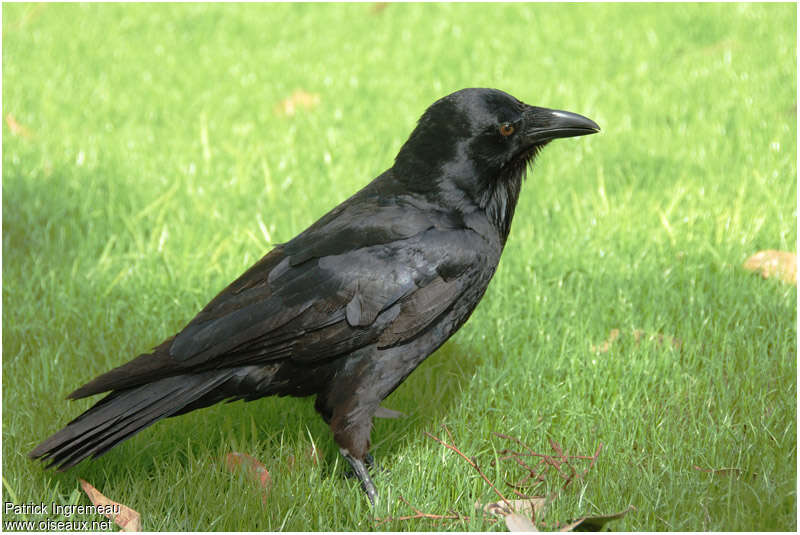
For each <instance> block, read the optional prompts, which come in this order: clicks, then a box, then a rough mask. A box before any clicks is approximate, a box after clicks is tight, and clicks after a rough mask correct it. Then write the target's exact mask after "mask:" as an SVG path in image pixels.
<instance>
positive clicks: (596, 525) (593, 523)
mask: <svg viewBox="0 0 800 535" xmlns="http://www.w3.org/2000/svg"><path fill="white" fill-rule="evenodd" d="M635 510H636V508H635V507H634V506H633V505H629V506H628V508H627V509H623V510H622V511H620V512H619V513H613V514H610V515H593V516H585V517H583V518H579V519H578V520H575V521H574V522H570V523H569V524H567V525H566V526H564V527H563V528H561V531H573V530H574V529H575V528H580V529H579V530H578V531H600V530H601V529H603V527H604V526H605V525H606V524H607V523H608V522H611V521H612V520H619V519H620V518H622V517H624V516H625V515H627V514H628V512H630V511H635Z"/></svg>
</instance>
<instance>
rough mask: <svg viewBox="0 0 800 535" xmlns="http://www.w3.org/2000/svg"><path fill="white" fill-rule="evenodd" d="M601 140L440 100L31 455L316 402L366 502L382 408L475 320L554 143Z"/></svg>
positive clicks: (475, 93)
mask: <svg viewBox="0 0 800 535" xmlns="http://www.w3.org/2000/svg"><path fill="white" fill-rule="evenodd" d="M598 131H599V127H598V126H597V124H595V123H594V122H593V121H592V120H590V119H587V118H586V117H582V116H580V115H577V114H574V113H570V112H566V111H557V110H550V109H546V108H538V107H534V106H529V105H527V104H525V103H523V102H521V101H519V100H517V99H516V98H514V97H513V96H511V95H509V94H507V93H504V92H502V91H498V90H496V89H463V90H461V91H457V92H455V93H452V94H450V95H448V96H446V97H444V98H441V99H439V100H438V101H436V102H434V103H433V105H431V106H430V107H429V108H428V109H427V110H426V111H425V113H424V114H423V115H422V117H421V118H420V120H419V122H418V124H417V126H416V128H415V129H414V131H413V132H412V133H411V136H410V137H409V138H408V141H406V143H405V144H404V145H403V147H402V148H401V149H400V152H399V153H398V154H397V157H396V158H395V161H394V165H393V166H392V167H391V168H389V169H388V170H387V171H385V172H384V173H382V174H381V175H380V176H378V177H377V178H375V179H374V180H372V182H370V183H369V184H367V185H366V186H365V187H364V188H363V189H362V190H361V191H359V192H357V193H356V194H355V195H353V196H352V197H350V198H349V199H347V200H346V201H344V202H343V203H342V204H340V205H339V206H337V207H336V208H334V209H333V210H331V211H330V212H328V213H327V214H326V215H324V216H323V217H322V218H321V219H320V220H319V221H317V222H316V223H314V224H313V225H311V226H310V227H309V228H308V229H306V230H305V231H303V232H302V233H301V234H299V235H298V236H297V237H295V238H294V239H292V240H291V241H288V242H286V243H284V244H281V245H278V246H276V247H275V248H274V249H273V250H272V251H270V252H269V253H268V254H267V255H266V256H264V258H262V259H261V260H259V261H258V262H257V263H256V264H255V265H253V266H252V267H251V268H250V269H248V270H247V271H246V272H245V273H244V274H243V275H242V276H241V277H239V278H238V279H236V280H235V281H234V282H233V283H232V284H231V285H230V286H228V287H227V288H225V289H224V290H222V292H220V294H219V295H217V296H216V297H215V298H214V299H213V300H212V301H211V302H210V303H209V304H208V305H207V306H206V307H205V308H204V309H203V310H202V311H201V312H200V313H199V314H198V315H197V316H196V317H195V318H194V319H193V320H192V321H191V322H189V324H188V325H187V326H186V327H185V328H184V329H183V330H181V331H180V332H179V333H177V334H176V335H174V336H173V337H171V338H169V339H167V340H166V341H164V342H163V343H162V344H161V345H159V346H157V347H156V348H155V349H154V350H153V351H152V352H150V353H146V354H143V355H140V356H138V357H137V358H135V359H133V360H132V361H130V362H128V363H127V364H124V365H122V366H120V367H119V368H115V369H113V370H111V371H109V372H107V373H105V374H103V375H101V376H99V377H97V378H96V379H94V380H92V381H90V382H89V383H87V384H85V385H84V386H82V387H80V388H79V389H77V390H76V391H74V392H73V393H71V394H70V395H69V397H70V398H72V399H76V398H82V397H86V396H91V395H94V394H99V393H101V392H109V391H110V393H109V394H108V395H107V396H106V397H104V398H103V399H101V400H100V401H99V402H98V403H97V404H96V405H94V406H93V407H92V408H90V409H89V410H87V411H86V412H84V413H83V414H81V415H80V416H78V417H77V418H76V419H74V420H73V421H72V422H70V423H69V424H68V425H67V426H66V427H65V428H64V429H62V430H61V431H58V432H57V433H56V434H54V435H53V436H51V437H50V438H48V439H47V440H45V441H44V442H42V443H41V444H39V445H38V446H37V447H36V448H35V449H34V450H33V451H32V452H31V453H30V456H31V457H33V458H42V459H47V460H48V461H49V463H50V464H49V466H57V467H58V468H59V469H66V468H69V467H71V466H73V465H75V464H77V463H78V462H80V461H81V460H83V459H85V458H86V457H89V456H92V457H97V456H99V455H101V454H103V453H105V452H106V451H107V450H108V449H110V448H112V447H113V446H114V445H116V444H118V443H119V442H121V441H123V440H125V439H126V438H129V437H131V436H132V435H134V434H136V433H138V432H139V431H141V430H142V429H144V428H145V427H147V426H149V425H151V424H153V423H155V422H157V421H158V420H161V419H162V418H165V417H168V416H177V415H179V414H184V413H186V412H189V411H192V410H195V409H199V408H201V407H206V406H209V405H211V404H214V403H218V402H220V401H233V400H238V399H243V400H245V401H251V400H254V399H258V398H261V397H264V396H271V395H279V396H311V395H315V396H316V404H315V407H316V410H317V411H318V412H319V414H320V415H321V416H322V418H323V419H324V420H325V422H327V423H328V424H329V425H330V427H331V431H332V432H333V437H334V440H335V441H336V443H337V444H338V446H339V448H340V451H341V454H342V455H343V456H344V458H345V459H347V461H348V462H349V463H350V465H351V466H352V468H353V471H354V472H355V474H356V476H357V477H358V478H359V480H360V481H361V484H362V486H363V488H364V490H365V491H366V493H367V496H368V497H369V500H370V502H372V503H374V501H375V499H376V498H377V491H376V489H375V486H374V484H373V483H372V480H371V479H370V476H369V473H368V471H367V466H368V464H369V462H370V460H371V457H370V456H369V453H368V452H369V446H370V430H371V428H372V418H373V417H374V416H376V412H378V415H380V411H379V404H380V402H381V401H382V400H383V399H384V398H386V396H388V395H389V394H391V393H392V391H393V390H394V389H395V388H397V386H398V385H399V384H400V383H401V382H403V380H404V379H405V378H406V377H408V375H409V374H410V373H411V372H412V371H414V369H415V368H416V367H417V366H419V364H420V363H421V362H422V361H423V360H424V359H425V358H426V357H427V356H428V355H430V354H431V353H433V352H434V351H435V350H436V349H437V348H438V347H439V346H441V345H442V344H443V343H444V342H445V340H447V339H448V338H450V336H452V335H453V333H455V332H456V331H457V330H458V329H459V327H461V326H462V325H463V324H464V322H465V321H467V318H469V316H470V314H471V313H472V311H473V310H475V306H476V305H477V304H478V302H479V301H480V300H481V297H482V296H483V294H484V292H485V291H486V287H487V286H488V284H489V281H490V280H491V278H492V276H493V275H494V272H495V270H496V269H497V263H498V262H499V260H500V254H501V253H502V252H503V247H504V246H505V243H506V239H507V238H508V232H509V230H510V228H511V219H512V218H513V216H514V208H515V207H516V205H517V198H518V197H519V192H520V187H521V184H522V180H523V178H524V175H525V173H526V169H527V166H528V164H530V163H531V161H532V160H533V158H534V157H535V156H536V154H537V153H538V152H539V151H540V150H541V149H542V147H544V146H545V145H546V144H547V143H549V142H550V141H551V140H553V139H555V138H560V137H571V136H582V135H586V134H593V133H595V132H598Z"/></svg>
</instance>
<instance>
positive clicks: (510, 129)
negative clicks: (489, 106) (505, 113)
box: [500, 123, 514, 137]
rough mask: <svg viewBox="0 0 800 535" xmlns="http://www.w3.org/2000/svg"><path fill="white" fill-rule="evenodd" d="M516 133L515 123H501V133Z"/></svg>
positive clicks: (502, 134)
mask: <svg viewBox="0 0 800 535" xmlns="http://www.w3.org/2000/svg"><path fill="white" fill-rule="evenodd" d="M513 133H514V125H513V124H511V123H503V124H501V125H500V135H501V136H503V137H508V136H510V135H511V134H513Z"/></svg>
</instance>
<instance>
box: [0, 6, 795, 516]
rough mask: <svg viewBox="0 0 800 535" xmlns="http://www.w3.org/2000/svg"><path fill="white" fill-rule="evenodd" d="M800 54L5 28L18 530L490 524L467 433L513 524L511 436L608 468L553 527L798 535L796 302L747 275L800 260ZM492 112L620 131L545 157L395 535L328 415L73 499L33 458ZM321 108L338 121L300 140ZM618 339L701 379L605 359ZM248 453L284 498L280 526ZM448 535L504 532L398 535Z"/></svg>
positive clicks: (374, 29) (402, 452)
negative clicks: (584, 521)
mask: <svg viewBox="0 0 800 535" xmlns="http://www.w3.org/2000/svg"><path fill="white" fill-rule="evenodd" d="M796 22H797V21H796V11H795V6H794V5H790V4H783V5H744V4H726V5H675V4H670V5H657V4H651V5H596V4H595V5H571V4H570V5H519V4H517V5H497V4H494V5H390V6H388V7H387V8H386V9H384V10H382V11H380V12H377V13H376V12H373V8H372V6H370V5H369V4H360V5H324V6H322V5H314V6H312V5H158V6H153V5H42V6H39V5H24V4H16V5H8V4H5V5H3V115H4V124H3V156H2V158H3V159H2V163H3V364H2V370H3V393H2V400H3V436H2V438H3V446H2V454H3V459H2V468H3V499H4V500H6V501H14V502H16V503H23V502H35V503H39V502H45V503H50V502H53V501H54V502H57V503H83V504H86V503H88V500H87V498H86V497H85V496H84V495H83V494H82V493H80V492H79V491H78V489H79V487H78V482H77V478H79V477H80V478H84V479H86V480H88V481H89V482H91V483H92V484H93V485H95V486H96V487H97V488H98V489H99V490H101V491H102V492H103V493H105V494H106V495H107V496H109V497H111V498H112V499H114V500H117V501H119V502H122V503H125V504H127V505H129V506H130V507H132V508H134V509H136V510H138V511H139V512H140V513H141V514H142V518H143V527H144V528H145V529H147V530H177V531H182V530H252V531H260V530H277V529H286V530H298V531H303V530H344V531H349V530H370V529H372V528H373V522H372V520H371V518H372V517H373V516H379V517H385V516H387V515H389V514H392V515H394V516H402V515H406V514H410V510H409V509H408V508H407V507H406V506H405V505H403V504H402V503H400V502H399V501H398V496H399V495H402V496H404V497H405V498H406V499H407V500H408V501H409V502H410V503H411V504H413V505H415V506H416V507H418V508H420V509H422V510H424V511H426V512H431V513H440V514H442V513H446V512H447V511H448V510H451V509H452V510H455V511H458V512H460V513H462V514H466V515H470V516H473V517H475V515H474V507H473V505H474V503H475V502H476V501H482V502H486V501H490V500H493V499H494V495H493V494H492V492H491V490H490V489H489V488H488V487H487V486H486V485H485V484H484V483H483V482H482V480H481V479H480V478H479V477H478V475H477V474H476V473H475V472H474V471H473V470H472V469H471V468H470V467H469V466H468V465H467V464H466V463H465V462H463V461H462V460H461V459H459V458H457V457H456V456H455V455H453V454H452V453H451V452H449V451H447V450H445V449H444V448H442V447H441V446H440V445H438V444H436V443H435V442H433V441H432V440H430V439H428V438H426V437H425V436H424V434H423V431H424V430H428V431H431V432H433V433H434V434H437V435H440V434H442V433H443V431H442V429H441V427H440V425H441V424H443V423H444V424H446V425H447V426H448V427H449V429H450V430H451V431H452V433H453V435H454V437H455V439H456V441H457V443H458V445H459V447H460V448H461V449H462V450H463V451H464V452H465V453H467V454H468V455H474V456H476V457H477V458H478V460H479V462H480V463H481V465H482V466H484V467H485V469H486V470H487V472H488V475H489V476H490V477H492V478H493V479H494V480H495V481H497V482H498V484H499V485H501V488H502V489H504V491H505V492H506V493H508V494H511V492H510V491H509V489H508V488H507V487H505V486H503V485H502V483H501V482H502V480H503V479H504V478H510V477H511V475H510V474H506V473H504V470H505V469H503V468H501V469H495V468H492V467H491V466H490V461H491V460H492V459H494V458H495V456H496V454H497V451H499V450H500V449H502V448H503V447H505V446H506V444H505V443H504V442H503V441H502V440H500V439H498V438H496V437H493V436H492V431H498V432H503V433H507V434H509V435H513V436H516V437H519V438H521V439H522V440H524V441H526V442H527V443H528V444H530V445H531V446H532V447H534V448H535V449H537V450H539V451H549V439H551V438H552V439H555V440H557V441H559V442H560V443H561V444H562V445H563V446H564V447H565V448H566V449H567V450H568V451H569V452H571V453H575V454H590V453H591V452H593V451H594V450H595V448H596V447H597V445H598V444H599V443H601V442H602V444H603V450H602V453H601V455H600V457H599V459H598V461H597V463H596V465H595V466H594V467H593V468H592V470H591V471H590V472H589V474H588V475H587V476H586V478H585V479H584V480H583V481H582V482H577V483H574V484H573V485H571V486H570V487H568V489H567V490H566V491H565V492H563V493H562V494H561V495H560V496H559V498H558V499H557V500H556V501H555V502H553V504H552V505H551V506H550V507H549V508H548V509H547V511H546V512H545V513H544V516H543V517H542V520H544V521H546V522H555V521H564V520H567V519H570V518H575V517H577V516H580V515H581V514H597V513H611V512H615V511H619V510H621V509H624V508H625V507H627V506H628V505H634V506H635V507H636V511H635V512H631V513H630V514H628V516H626V517H625V518H624V519H622V520H619V521H617V522H615V523H614V524H612V527H613V528H614V529H626V530H745V531H748V530H788V531H794V530H795V529H796V527H797V524H796V508H797V496H796V478H797V472H796V466H797V461H796V459H797V457H796V446H797V426H796V395H797V388H796V377H797V375H796V373H797V368H796V362H797V329H796V324H797V308H796V300H797V291H796V288H795V287H794V286H790V285H785V284H782V283H780V282H777V281H774V280H766V281H765V280H763V279H761V278H760V277H757V276H755V275H751V274H749V273H748V272H746V271H744V270H743V269H742V267H741V265H742V263H743V261H744V260H745V259H746V258H747V257H748V256H749V255H750V254H752V253H754V252H756V251H758V250H761V249H781V250H790V251H795V250H796V245H795V244H796V239H797V233H796V223H797V211H796V204H795V199H796V192H797V168H796V151H795V148H796V144H797V132H796V113H797V112H796V101H795V95H796V91H797V79H796V69H797V66H796V46H795V39H796ZM469 86H490V87H498V88H501V89H504V90H506V91H509V92H510V93H512V94H514V95H515V96H517V97H519V98H520V99H522V100H525V101H527V102H529V103H532V104H538V105H544V106H549V107H555V108H562V109H569V110H571V111H575V112H578V113H583V114H586V115H588V116H589V117H591V118H593V119H594V120H596V121H597V122H598V123H599V124H600V125H601V127H602V128H603V132H602V133H601V134H600V135H596V136H590V137H587V138H580V139H569V140H562V141H557V142H555V143H553V144H552V145H551V146H549V147H548V148H547V149H546V150H545V151H544V153H543V154H542V155H541V157H540V158H539V159H538V161H537V162H536V165H535V170H534V172H533V173H532V175H530V176H529V178H528V180H527V182H526V184H525V185H524V188H523V194H522V198H521V200H520V204H519V207H518V208H517V215H516V220H515V222H514V226H513V229H512V233H511V238H510V240H509V243H508V245H507V248H506V251H505V254H504V257H503V260H502V262H501V264H500V268H499V270H498V272H497V275H496V277H495V280H494V282H493V283H492V284H491V286H490V288H489V291H488V292H487V294H486V297H485V298H484V300H483V302H482V303H481V305H480V306H479V307H478V310H477V311H476V313H475V314H474V315H473V317H472V319H471V320H470V321H469V322H468V323H467V325H466V326H465V327H464V328H463V329H462V330H461V331H460V332H459V333H458V334H457V335H456V336H454V337H453V339H452V340H451V341H450V342H448V343H447V344H446V345H445V346H444V347H443V348H442V349H441V350H440V351H439V352H437V353H436V354H434V355H433V356H431V357H430V358H429V359H428V360H427V361H426V362H425V363H424V364H423V365H422V366H421V367H420V368H419V369H418V370H417V371H416V372H415V373H414V374H412V375H411V376H410V378H409V379H408V380H407V381H406V382H405V383H404V384H403V385H402V386H401V387H400V388H399V389H398V390H397V391H396V392H395V393H394V394H393V395H392V396H391V397H390V398H389V399H388V400H387V403H386V405H387V406H389V407H391V408H393V409H397V410H401V411H404V412H406V413H407V414H409V418H407V419H403V420H396V421H386V420H379V421H378V422H377V423H376V427H375V430H374V432H373V442H374V448H373V451H374V453H375V455H376V457H377V458H378V460H379V462H380V463H381V464H382V465H383V466H385V467H386V468H389V469H390V470H391V472H390V473H389V474H385V475H378V476H377V477H376V483H377V485H378V487H379V489H380V491H381V493H382V497H383V500H382V503H381V505H380V506H379V507H378V508H377V510H376V511H374V512H371V511H370V510H369V508H368V507H367V502H366V500H365V498H364V496H363V495H362V493H361V492H360V491H359V489H358V488H357V484H356V483H354V482H353V481H351V480H345V479H343V478H342V477H341V475H342V472H343V467H342V461H341V460H340V459H339V458H338V453H337V450H336V447H335V446H334V443H333V441H332V439H331V437H330V433H329V431H328V429H327V428H326V426H325V424H324V423H323V422H322V421H321V419H319V418H318V417H317V416H316V415H315V413H314V410H313V402H312V400H310V399H302V400H297V399H266V400H261V401H258V402H255V403H249V404H244V403H236V404H233V405H225V406H217V407H212V408H209V409H206V410H203V411H199V412H196V413H192V414H189V415H187V416H183V417H181V418H177V419H174V420H168V421H164V422H161V423H159V424H158V425H156V426H154V427H152V428H150V429H148V430H146V431H145V432H143V433H141V434H140V435H138V436H136V437H135V438H134V439H132V440H130V441H128V442H127V443H125V444H123V445H121V446H120V447H118V448H116V449H115V450H113V451H112V452H110V453H109V454H107V455H106V456H105V457H102V458H101V459H98V460H96V461H93V462H88V463H84V464H83V465H81V466H80V467H78V468H77V469H74V470H72V471H70V472H68V473H66V474H59V473H52V472H49V471H44V470H43V469H42V467H41V466H40V465H39V464H36V463H33V462H31V461H30V460H28V459H27V457H26V453H27V452H28V451H30V449H31V448H32V447H33V446H34V445H35V444H36V443H38V442H39V441H40V440H41V439H43V438H45V436H47V435H48V434H50V433H51V432H53V431H55V430H57V429H58V428H59V427H61V426H62V425H63V424H64V423H66V422H67V421H68V420H69V419H71V418H73V417H74V416H76V415H77V414H79V413H80V411H82V410H83V409H85V408H87V407H88V406H89V405H90V403H91V401H90V400H83V401H80V402H75V403H67V402H66V401H64V400H63V398H64V396H65V395H66V394H67V393H68V392H70V391H71V390H72V389H74V388H75V387H77V386H79V385H80V384H82V383H84V382H86V381H87V380H89V379H90V378H92V377H93V376H95V375H96V374H99V373H101V372H103V371H105V370H108V369H109V368H111V367H113V366H117V365H120V364H122V363H124V362H126V361H127V360H128V359H130V358H131V357H132V356H134V355H136V354H138V353H140V352H142V351H144V350H147V349H148V348H150V347H152V346H153V345H155V344H156V343H158V342H160V341H161V340H162V339H163V338H165V337H166V336H169V335H170V334H172V333H173V332H175V330H176V329H179V328H180V327H181V326H182V325H183V324H184V323H185V322H186V321H188V320H189V319H190V318H191V317H192V316H193V315H194V314H195V313H196V312H197V311H198V310H199V308H200V307H202V306H203V305H204V304H205V303H206V302H207V300H208V299H210V298H211V297H212V296H213V295H214V294H215V293H216V292H217V291H218V290H219V289H221V288H222V287H223V286H224V285H225V284H227V283H228V282H229V281H230V280H232V279H233V278H234V277H235V276H237V275H238V274H239V273H241V272H242V271H243V270H244V269H245V268H246V267H247V266H249V265H250V264H251V263H252V262H254V261H255V260H256V259H258V258H259V257H260V256H261V255H263V254H264V253H265V252H266V251H268V250H269V248H270V245H271V244H273V243H278V242H281V241H285V240H288V239H290V238H291V237H293V236H294V235H295V234H297V233H298V232H299V231H301V230H303V229H304V228H305V227H306V226H307V225H309V224H310V223H312V222H313V221H314V220H316V218H317V217H319V216H320V215H322V214H323V213H325V212H326V211H327V210H328V209H330V208H331V207H332V206H334V205H335V204H336V203H338V202H339V201H342V200H344V199H345V198H347V197H348V196H349V195H350V194H351V193H352V192H354V191H355V190H357V189H358V188H359V187H361V186H362V185H364V184H365V183H366V182H367V181H368V180H369V179H370V178H371V177H373V176H375V175H376V174H378V173H379V172H381V171H382V170H384V169H385V168H386V167H388V166H389V165H390V164H391V162H392V158H393V157H394V154H395V153H396V151H397V149H398V148H399V146H400V144H401V143H402V142H403V141H404V140H405V138H406V136H407V135H408V133H409V132H410V131H411V129H412V127H413V125H414V123H415V121H416V119H417V118H418V116H419V115H420V114H421V113H422V111H423V110H424V109H425V107H426V106H427V105H429V104H430V103H431V102H433V101H434V100H435V99H437V98H439V97H441V96H443V95H445V94H447V93H449V92H451V91H454V90H456V89H460V88H462V87H469ZM296 89H302V90H304V91H307V92H309V93H314V94H318V95H319V105H318V106H316V107H314V108H313V109H310V110H301V111H299V112H298V113H297V114H296V115H295V116H293V117H285V116H281V115H278V114H276V113H275V107H276V105H277V104H278V103H279V102H280V101H281V100H282V99H284V98H286V97H287V96H288V95H290V94H291V93H292V92H293V91H294V90H296ZM9 114H10V115H11V116H12V117H13V118H14V120H15V121H16V124H19V125H22V126H23V127H24V128H25V129H26V130H25V131H24V132H23V133H20V132H17V133H16V134H15V133H13V132H12V130H11V129H10V127H9V125H8V122H7V119H6V118H7V116H8V115H9ZM615 328H618V329H620V330H621V331H622V332H623V333H628V336H629V337H630V333H631V332H632V331H633V330H635V329H641V330H643V331H645V332H646V333H651V334H652V333H661V334H663V335H665V336H669V337H675V338H678V339H680V340H681V342H682V347H681V349H680V350H675V349H672V348H670V347H667V346H664V345H661V346H659V345H657V344H654V343H641V344H639V345H637V344H635V343H632V342H631V341H630V339H629V340H628V341H627V342H626V341H625V340H623V341H621V342H619V343H615V344H614V345H613V346H612V348H611V350H610V351H609V352H607V353H597V352H594V351H592V349H591V347H592V345H593V344H599V343H601V342H602V341H603V340H604V339H606V338H607V337H608V334H609V331H610V330H611V329H615ZM312 442H313V444H315V445H316V447H317V448H318V450H319V452H320V454H321V457H322V458H321V462H320V463H319V464H314V463H312V462H311V460H310V459H309V457H308V450H309V449H310V448H311V447H312ZM232 450H236V451H242V452H246V453H249V454H251V455H254V456H256V457H258V458H259V459H261V460H262V461H263V462H264V464H265V465H266V466H267V467H268V469H269V470H270V472H271V474H272V478H273V481H274V484H273V487H272V490H271V492H270V494H269V497H268V499H267V502H266V504H262V501H261V495H260V494H259V492H258V489H257V488H256V487H255V485H254V484H253V483H252V482H251V481H249V480H248V479H247V478H246V477H244V476H241V475H238V474H230V473H229V472H227V471H226V470H225V468H224V466H223V463H222V460H221V459H222V458H223V457H224V455H225V453H226V452H229V451H232ZM291 458H294V459H295V463H294V465H293V467H292V468H290V464H291V463H290V459H291ZM695 465H696V466H699V467H701V468H705V469H722V468H736V469H738V470H739V472H737V473H735V474H728V475H724V474H720V473H706V472H702V471H699V470H697V469H695V468H694V466H695ZM502 466H506V465H501V467H502ZM557 485H558V481H556V480H552V481H549V482H548V486H549V488H550V489H551V490H552V489H554V488H556V486H557ZM3 518H4V520H9V519H18V518H22V516H21V515H14V514H9V515H4V517H3ZM28 518H30V519H33V520H38V519H40V518H39V517H36V516H30V515H29V516H28ZM79 518H83V519H97V517H95V516H79ZM445 528H446V529H455V530H462V529H465V530H487V529H488V530H493V529H501V528H502V525H491V524H487V523H484V522H483V521H481V520H480V519H477V520H475V519H474V520H471V521H469V522H451V523H448V524H443V525H436V524H434V523H432V522H431V521H428V520H415V521H405V522H403V521H395V522H389V523H387V524H383V525H381V526H380V528H379V529H390V530H427V529H445Z"/></svg>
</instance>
